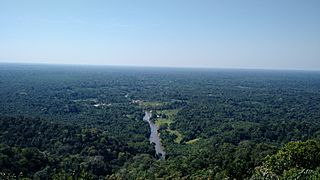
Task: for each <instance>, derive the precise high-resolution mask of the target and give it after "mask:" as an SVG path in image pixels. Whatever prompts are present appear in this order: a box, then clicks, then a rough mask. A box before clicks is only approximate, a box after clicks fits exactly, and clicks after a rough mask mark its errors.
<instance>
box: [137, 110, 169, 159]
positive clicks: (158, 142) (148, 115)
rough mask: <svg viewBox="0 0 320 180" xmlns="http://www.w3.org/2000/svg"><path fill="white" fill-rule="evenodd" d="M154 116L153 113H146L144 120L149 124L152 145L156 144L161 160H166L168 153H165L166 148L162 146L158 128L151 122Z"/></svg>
mask: <svg viewBox="0 0 320 180" xmlns="http://www.w3.org/2000/svg"><path fill="white" fill-rule="evenodd" d="M151 116H152V113H151V111H145V115H144V117H143V120H144V121H146V122H148V123H149V126H150V130H151V134H150V138H149V140H150V143H152V144H154V147H155V150H156V154H157V155H158V156H159V158H160V159H165V155H166V153H165V152H164V148H163V146H162V144H161V139H160V136H159V133H158V128H159V127H158V126H157V125H156V124H154V123H153V122H151V121H150V118H151Z"/></svg>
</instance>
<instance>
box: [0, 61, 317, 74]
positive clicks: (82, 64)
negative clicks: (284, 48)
mask: <svg viewBox="0 0 320 180" xmlns="http://www.w3.org/2000/svg"><path fill="white" fill-rule="evenodd" d="M0 64H20V65H23V64H25V65H49V66H50V65H57V66H91V67H97V66H100V67H101V66H103V67H120V68H121V67H127V68H130V67H131V68H139V67H140V68H172V69H208V70H210V69H221V70H223V69H224V70H265V71H311V72H320V69H304V68H262V67H213V66H209V67H205V66H166V65H164V66H163V65H146V66H145V65H132V64H127V65H123V64H89V63H50V62H0Z"/></svg>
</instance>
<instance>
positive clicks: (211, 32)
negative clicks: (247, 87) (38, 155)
mask: <svg viewBox="0 0 320 180" xmlns="http://www.w3.org/2000/svg"><path fill="white" fill-rule="evenodd" d="M1 62H5V63H8V62H9V63H11V62H20V63H53V64H103V65H126V66H128V65H129V66H168V67H207V68H210V67H212V68H259V69H261V68H262V69H306V70H308V69H310V70H320V1H319V0H241V1H240V0H127V1H125V0H52V1H49V0H45V1H44V0H28V1H27V0H0V63H1Z"/></svg>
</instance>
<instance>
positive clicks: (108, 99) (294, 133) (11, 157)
mask: <svg viewBox="0 0 320 180" xmlns="http://www.w3.org/2000/svg"><path fill="white" fill-rule="evenodd" d="M145 110H152V112H153V117H152V121H153V122H154V123H156V124H157V125H158V127H159V133H160V137H161V141H162V144H163V146H164V149H165V152H166V159H165V160H162V159H159V158H158V156H157V155H156V153H155V149H154V146H153V144H150V142H149V136H150V129H149V125H148V124H147V123H146V122H144V121H143V120H142V119H143V116H144V111H145ZM0 179H61V180H62V179H70V180H71V179H129V180H130V179H219V180H220V179H252V180H258V179H320V72H312V71H280V70H277V71H275V70H230V69H187V68H184V69H178V68H142V67H104V66H101V67H97V66H88V67H86V66H71V65H69V66H67V65H64V66H62V65H30V64H0Z"/></svg>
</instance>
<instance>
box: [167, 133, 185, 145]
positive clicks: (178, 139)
mask: <svg viewBox="0 0 320 180" xmlns="http://www.w3.org/2000/svg"><path fill="white" fill-rule="evenodd" d="M167 131H168V132H169V133H170V134H174V135H176V136H177V138H176V139H175V140H174V142H175V143H178V144H180V142H181V140H182V138H183V136H182V134H181V133H179V131H177V130H171V129H167Z"/></svg>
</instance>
